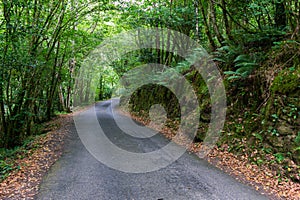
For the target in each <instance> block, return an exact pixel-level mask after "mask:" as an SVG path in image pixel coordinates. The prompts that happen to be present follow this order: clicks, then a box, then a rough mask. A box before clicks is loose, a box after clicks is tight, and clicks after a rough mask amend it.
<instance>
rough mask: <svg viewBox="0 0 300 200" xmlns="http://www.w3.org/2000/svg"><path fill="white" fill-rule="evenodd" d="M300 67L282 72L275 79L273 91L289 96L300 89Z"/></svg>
mask: <svg viewBox="0 0 300 200" xmlns="http://www.w3.org/2000/svg"><path fill="white" fill-rule="evenodd" d="M299 83H300V67H298V69H297V70H295V69H293V68H289V69H285V70H282V71H281V72H280V73H279V74H278V75H277V76H276V77H275V79H274V81H273V84H272V87H271V91H272V92H273V93H281V94H288V93H291V92H294V91H295V90H299V89H300V84H299Z"/></svg>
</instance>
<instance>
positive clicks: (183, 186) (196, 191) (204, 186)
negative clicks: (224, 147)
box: [36, 101, 267, 200]
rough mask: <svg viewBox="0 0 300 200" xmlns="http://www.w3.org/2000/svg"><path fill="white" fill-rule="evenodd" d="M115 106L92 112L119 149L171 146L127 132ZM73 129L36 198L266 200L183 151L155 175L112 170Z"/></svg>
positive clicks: (162, 140) (106, 105)
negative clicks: (119, 123)
mask: <svg viewBox="0 0 300 200" xmlns="http://www.w3.org/2000/svg"><path fill="white" fill-rule="evenodd" d="M111 107H112V105H111V102H110V101H105V102H101V103H98V104H96V106H95V108H92V109H95V110H96V112H97V118H98V121H99V123H100V125H101V127H102V129H103V131H104V132H105V134H106V135H107V137H108V138H109V139H110V140H111V141H112V142H113V143H114V144H116V145H117V146H119V147H120V148H122V149H125V150H126V151H131V152H136V153H140V152H149V151H154V150H156V149H158V148H161V147H162V146H164V145H166V144H167V143H168V142H169V141H168V140H167V139H165V138H164V137H163V136H162V135H160V134H157V135H155V136H153V137H150V138H136V137H133V136H129V135H126V134H124V132H123V131H122V130H121V129H120V128H118V126H117V125H116V123H115V120H114V118H113V115H112V113H111ZM71 131H72V134H71V137H70V138H68V140H67V142H66V145H65V150H64V153H63V155H62V157H61V158H60V159H59V160H58V161H57V162H56V163H55V164H54V165H53V166H52V167H51V169H50V171H49V172H48V174H47V175H46V176H45V177H44V179H43V182H42V184H41V186H40V191H39V194H38V195H37V197H36V198H37V199H47V200H49V199H57V200H67V199H70V200H77V199H87V200H93V199H99V200H142V199H145V200H193V199H196V200H200V199H222V200H223V199H251V200H259V199H267V197H265V196H262V195H260V194H259V193H258V192H257V191H255V190H253V189H252V188H250V187H249V186H246V185H243V184H241V183H239V182H238V181H236V180H235V179H234V178H233V177H231V176H229V175H227V174H226V173H224V172H222V171H220V170H219V169H217V168H216V167H214V166H212V165H210V164H209V163H208V162H207V161H205V160H203V159H200V158H198V157H197V156H196V155H194V154H189V153H184V154H183V155H182V156H181V157H180V158H179V159H177V160H176V161H175V162H173V163H172V164H170V165H169V166H167V167H165V168H162V169H159V170H157V171H153V172H147V173H126V172H122V171H119V170H116V169H112V168H110V167H107V166H106V165H105V164H102V163H101V162H100V161H98V160H97V159H96V158H95V157H93V156H92V155H91V154H90V153H89V151H88V150H87V149H86V148H85V146H84V145H83V143H82V142H81V139H80V137H79V136H78V134H77V131H76V128H75V125H74V126H73V127H72V130H71ZM178 148H179V147H178ZM104 153H105V154H107V157H113V155H111V154H112V153H111V152H109V151H107V152H104ZM132 164H134V163H132Z"/></svg>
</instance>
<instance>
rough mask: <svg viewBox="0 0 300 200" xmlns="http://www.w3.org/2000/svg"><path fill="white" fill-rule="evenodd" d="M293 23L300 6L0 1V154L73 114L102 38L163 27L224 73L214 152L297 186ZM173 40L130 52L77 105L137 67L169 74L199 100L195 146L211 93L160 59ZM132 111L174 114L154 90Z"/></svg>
mask: <svg viewBox="0 0 300 200" xmlns="http://www.w3.org/2000/svg"><path fill="white" fill-rule="evenodd" d="M299 20H300V2H299V1H298V0H290V1H287V0H272V1H270V0H259V1H258V0H246V1H238V0H194V1H187V0H176V1H174V0H170V1H164V0H143V1H134V0H115V1H108V0H107V1H106V0H103V1H94V0H84V1H81V0H53V1H44V0H19V1H8V0H2V1H1V10H0V43H1V45H0V48H1V51H0V59H1V65H0V70H1V73H0V83H1V85H0V148H13V147H15V146H18V145H21V144H22V142H23V141H24V140H25V139H26V138H27V137H29V136H31V135H35V134H38V133H39V127H40V124H42V123H43V122H46V121H48V120H50V119H51V118H52V117H53V116H55V115H57V114H59V113H63V112H71V111H72V108H73V107H74V103H76V99H74V98H73V94H74V93H75V92H74V85H75V82H76V80H75V77H77V76H78V74H79V73H80V69H81V67H82V63H83V62H84V61H85V58H86V57H87V56H89V54H90V52H91V51H92V50H93V49H95V48H96V47H97V46H98V45H99V44H101V42H102V41H103V40H105V38H107V37H110V36H113V35H114V34H118V33H121V32H122V31H128V30H132V29H136V28H139V27H141V28H161V29H164V28H166V29H170V30H174V31H177V32H180V33H183V34H185V35H187V36H188V37H190V38H192V39H193V40H195V41H197V42H198V43H199V44H201V45H202V46H203V47H204V48H205V49H206V51H207V52H208V53H209V54H210V55H211V58H212V59H213V60H214V62H215V64H216V66H217V67H218V68H219V70H220V72H221V74H222V77H223V79H224V85H225V87H226V93H227V119H226V123H225V127H224V131H223V132H222V135H221V137H220V140H219V141H218V145H219V146H220V147H224V146H225V145H224V144H226V147H227V148H228V149H229V150H230V151H233V152H235V153H237V154H238V153H241V152H243V153H245V152H246V153H247V154H248V155H249V160H250V161H251V162H254V163H256V164H257V165H260V164H262V163H265V162H269V163H270V165H271V167H272V166H273V164H274V166H273V167H274V168H275V170H278V171H279V172H280V173H282V174H283V175H285V176H287V177H289V178H291V179H292V180H294V181H296V182H299V181H300V171H299V170H300V168H299V166H300V101H299V95H300V84H299V83H300V60H299V58H300V38H299V28H300V22H299ZM161 29H158V30H161ZM163 36H165V37H163ZM170 38H176V34H169V35H164V34H161V35H157V36H156V38H155V40H154V41H155V45H156V47H157V48H155V49H154V48H153V49H141V50H137V51H133V52H130V53H128V54H126V55H125V56H123V57H122V58H120V59H118V60H115V61H114V62H112V63H110V65H109V66H103V67H102V68H99V69H98V70H97V71H95V72H94V73H95V74H96V76H97V77H99V78H98V79H97V80H98V85H97V87H95V91H94V93H95V94H90V90H83V91H85V92H83V93H81V94H80V98H81V99H80V101H82V102H85V103H86V104H89V103H91V102H90V97H93V101H98V100H103V99H108V98H110V97H111V95H112V92H113V90H115V89H116V88H117V82H118V79H119V77H122V75H123V74H124V73H126V72H127V71H129V70H131V69H133V68H134V67H135V66H139V65H141V64H146V63H158V64H163V65H167V66H170V67H172V68H173V69H174V70H176V71H177V72H178V73H180V74H182V75H183V76H184V77H185V78H186V79H187V80H188V81H189V83H190V84H191V85H192V86H193V89H194V91H196V94H197V97H198V99H199V100H201V101H199V107H200V109H201V113H202V114H201V117H200V119H199V123H200V125H199V128H198V132H197V136H196V138H195V141H202V140H203V138H204V136H205V135H204V134H205V130H206V129H207V126H208V123H209V121H210V111H211V102H210V96H209V93H208V88H207V86H206V83H205V81H204V80H203V78H202V77H201V74H199V72H198V71H197V70H196V69H195V68H194V67H193V65H191V63H190V62H189V61H187V60H185V59H183V58H182V57H180V56H179V55H176V53H171V52H169V51H163V50H160V48H159V47H161V46H162V45H168V47H167V49H170V50H171V51H172V52H176V49H179V48H182V46H183V45H184V44H177V43H168V42H167V41H168V40H169V39H170ZM166 73H167V72H166ZM166 76H168V75H166ZM86 80H87V81H88V80H89V78H88V77H86ZM87 83H88V82H87ZM149 94H151V95H149ZM77 95H78V94H77ZM130 103H131V108H132V111H133V112H135V113H136V114H144V113H145V111H146V113H147V111H148V110H149V108H150V106H151V105H153V104H157V103H160V104H162V105H164V107H165V108H166V110H167V112H168V117H169V118H170V119H173V120H176V119H177V118H178V115H179V114H178V109H179V108H178V102H177V101H176V99H175V97H174V95H172V93H171V92H170V91H168V90H167V89H166V88H165V87H162V86H159V85H151V84H149V85H145V86H144V87H142V88H140V89H139V90H137V91H136V92H135V93H134V95H133V96H132V98H131V100H130ZM268 155H272V158H274V160H268V158H270V157H269V156H268ZM275 164H277V165H275ZM278 164H279V165H278Z"/></svg>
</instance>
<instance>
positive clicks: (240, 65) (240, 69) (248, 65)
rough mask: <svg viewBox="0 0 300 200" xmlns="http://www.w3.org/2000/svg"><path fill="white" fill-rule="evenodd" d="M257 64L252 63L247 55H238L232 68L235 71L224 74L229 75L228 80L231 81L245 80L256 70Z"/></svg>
mask: <svg viewBox="0 0 300 200" xmlns="http://www.w3.org/2000/svg"><path fill="white" fill-rule="evenodd" d="M257 67H258V64H257V63H255V62H252V60H251V58H250V56H249V55H245V54H243V55H239V56H237V57H236V58H235V60H234V68H236V71H226V72H224V74H226V75H229V76H228V78H227V79H228V80H232V79H240V78H241V79H245V78H247V77H248V76H249V75H250V74H251V73H252V72H253V71H254V70H255V69H256V68H257Z"/></svg>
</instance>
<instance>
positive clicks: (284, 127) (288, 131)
mask: <svg viewBox="0 0 300 200" xmlns="http://www.w3.org/2000/svg"><path fill="white" fill-rule="evenodd" d="M277 130H278V132H279V133H280V135H292V134H293V133H294V130H293V128H292V126H290V125H288V124H286V123H283V124H281V125H280V126H279V127H278V128H277Z"/></svg>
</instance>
